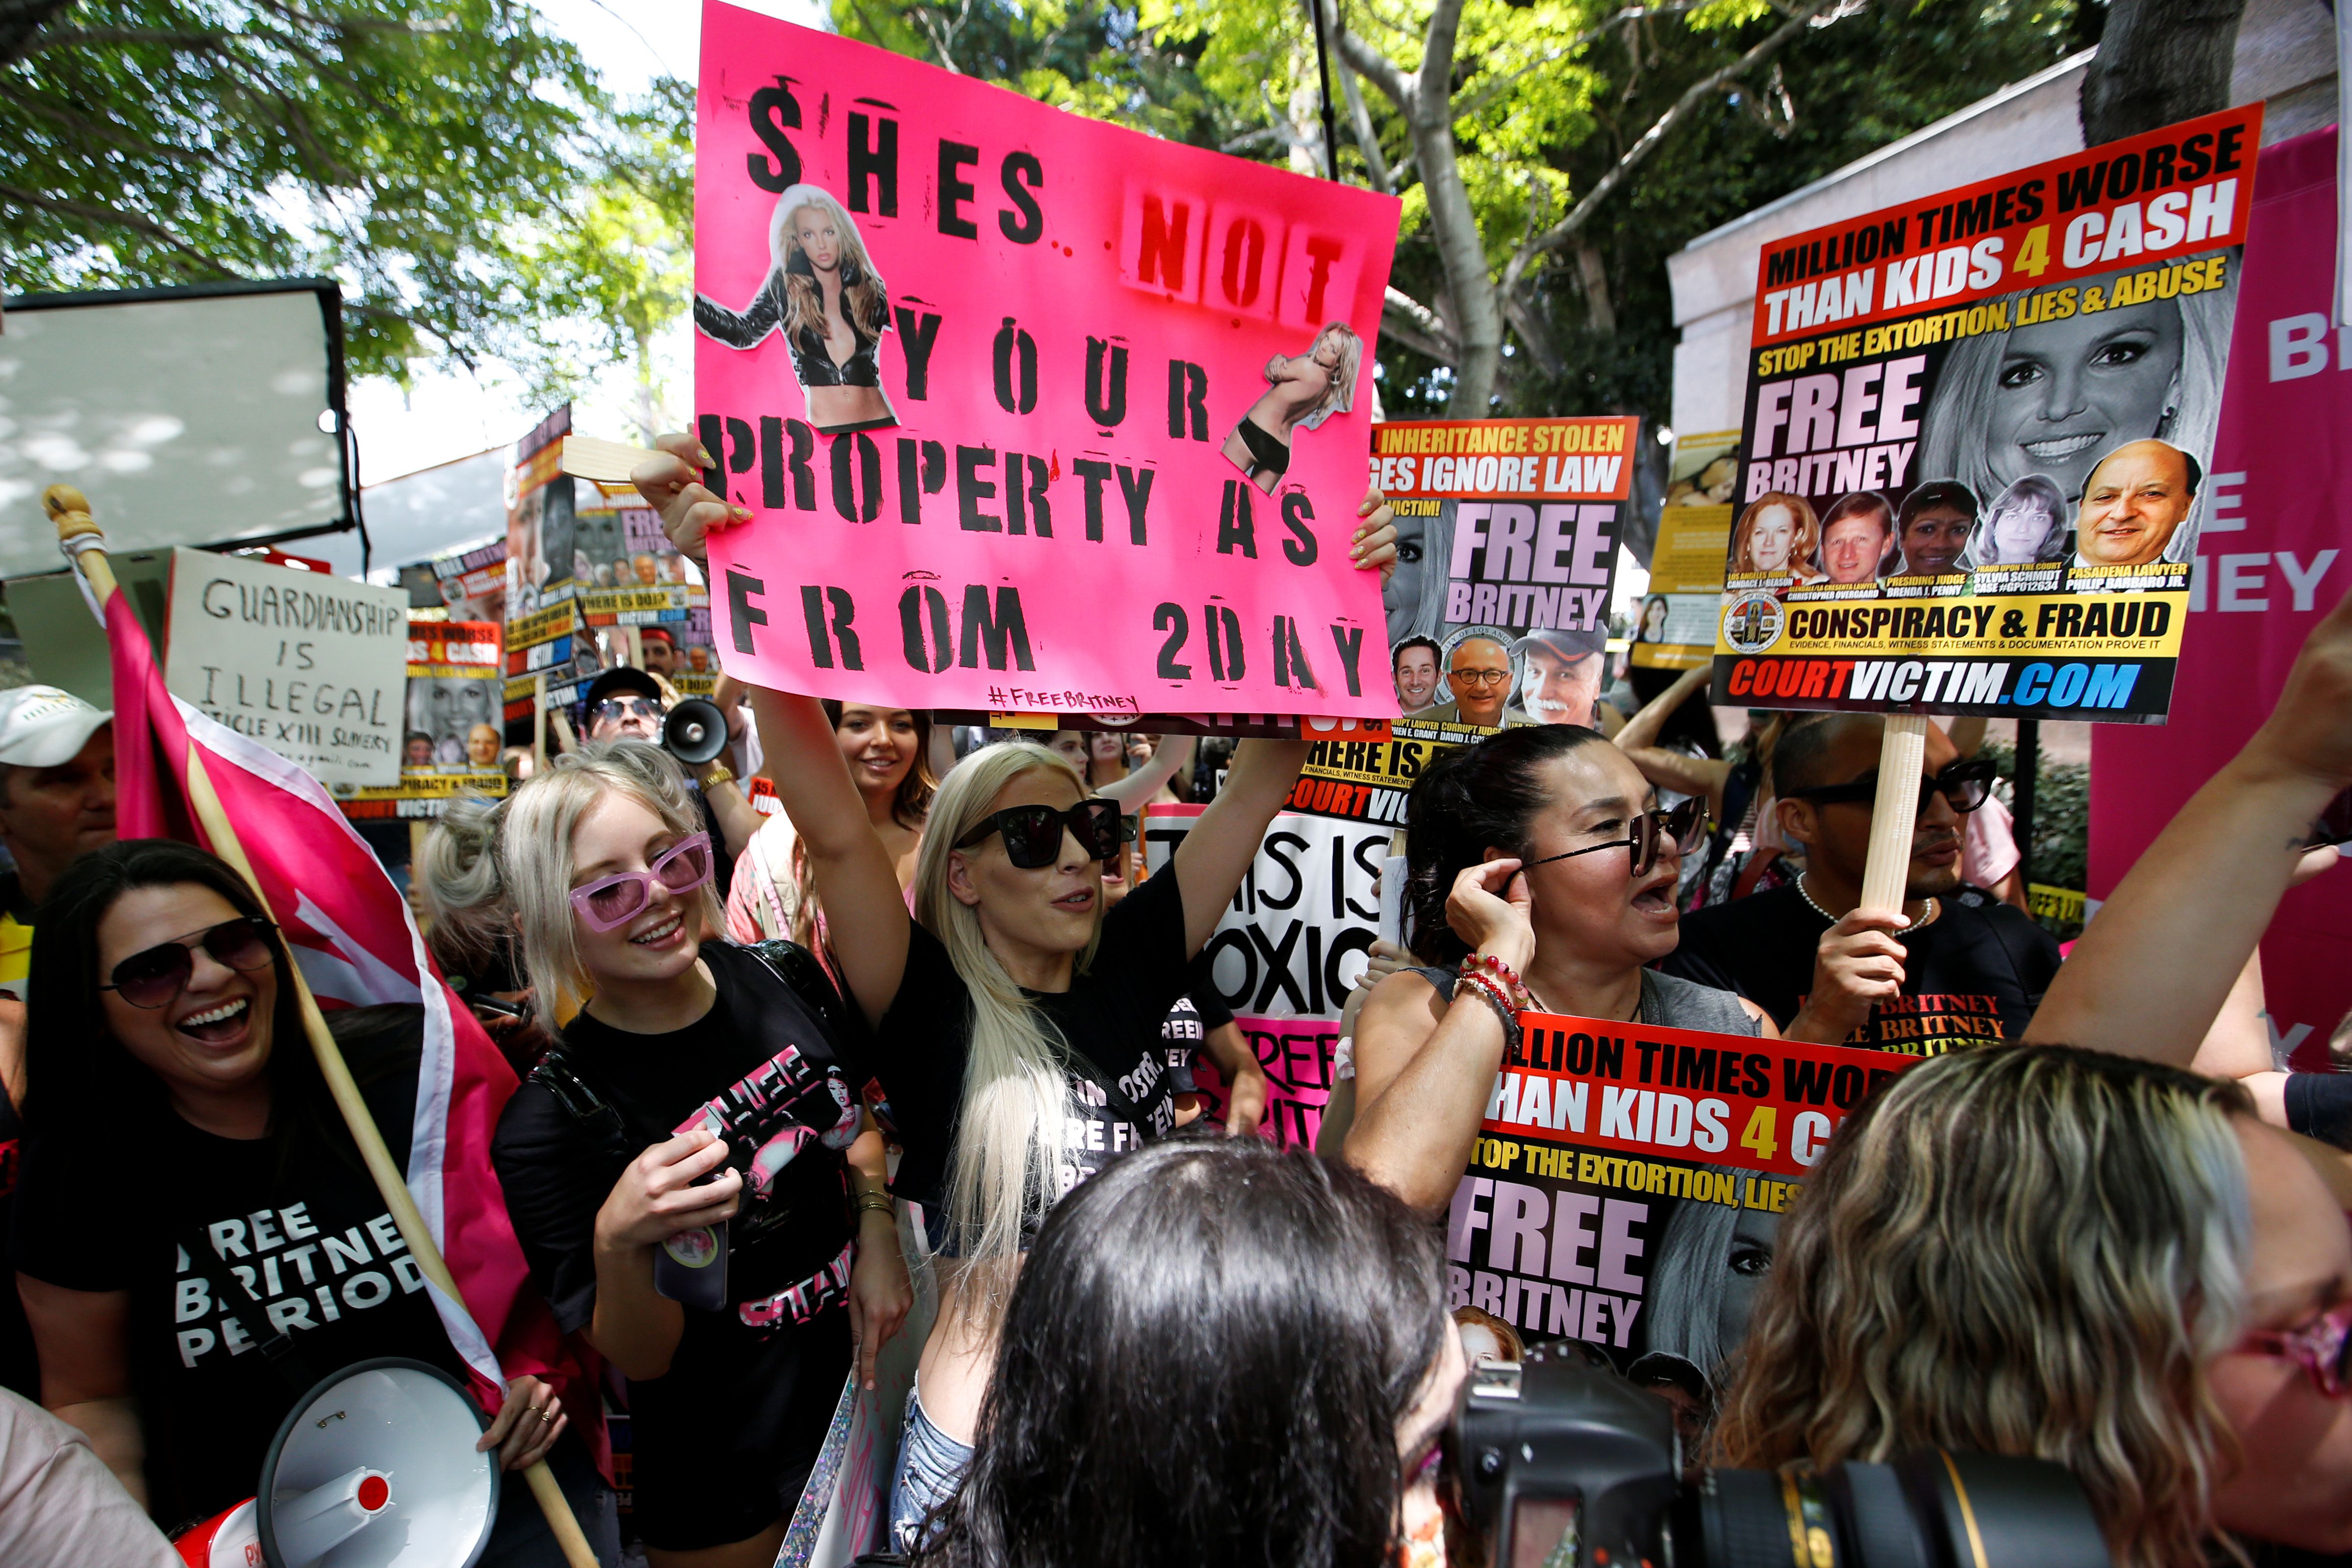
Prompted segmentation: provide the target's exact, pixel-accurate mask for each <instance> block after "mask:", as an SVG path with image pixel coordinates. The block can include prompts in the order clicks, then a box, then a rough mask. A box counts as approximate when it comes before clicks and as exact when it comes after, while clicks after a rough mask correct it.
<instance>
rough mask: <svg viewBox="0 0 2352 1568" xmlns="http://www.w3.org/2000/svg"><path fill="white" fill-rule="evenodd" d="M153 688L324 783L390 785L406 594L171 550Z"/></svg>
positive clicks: (404, 660)
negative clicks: (166, 615) (166, 628)
mask: <svg viewBox="0 0 2352 1568" xmlns="http://www.w3.org/2000/svg"><path fill="white" fill-rule="evenodd" d="M170 626H171V632H170V636H169V638H168V640H167V645H166V652H165V654H164V659H163V684H164V685H168V686H169V687H171V689H172V692H173V695H175V696H177V697H179V698H180V699H181V700H182V701H184V702H188V703H192V704H194V706H197V707H200V708H202V709H203V710H204V711H205V714H206V715H207V716H210V717H212V718H214V719H216V720H218V721H219V722H220V723H222V724H225V725H226V726H228V727H230V728H231V729H234V730H236V732H237V733H238V734H240V735H248V736H251V737H253V738H254V739H256V740H258V741H260V742H261V743H262V744H263V745H264V746H267V747H269V748H270V749H271V750H272V751H275V752H277V753H278V755H279V756H281V757H283V758H286V759H287V760H288V761H289V762H292V763H295V764H296V765H297V766H299V767H301V768H307V769H309V770H310V772H311V773H312V774H313V775H315V776H316V777H317V778H318V779H319V780H320V782H321V783H325V784H376V785H384V784H397V783H398V782H400V743H401V726H402V723H403V720H404V716H405V713H406V706H405V701H404V698H405V695H406V686H407V681H408V593H407V591H406V590H404V589H398V588H378V587H375V586H373V585H372V584H369V583H364V582H354V581H352V580H351V579H349V578H344V577H327V576H323V575H321V574H320V573H318V572H311V571H299V570H295V569H294V568H292V567H284V566H271V565H269V564H268V563H267V562H265V561H258V560H253V559H247V558H244V557H240V556H225V555H214V554H211V553H210V552H208V551H205V550H197V549H175V550H173V552H172V601H171V622H170Z"/></svg>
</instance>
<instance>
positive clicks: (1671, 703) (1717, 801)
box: [1609, 664, 1731, 816]
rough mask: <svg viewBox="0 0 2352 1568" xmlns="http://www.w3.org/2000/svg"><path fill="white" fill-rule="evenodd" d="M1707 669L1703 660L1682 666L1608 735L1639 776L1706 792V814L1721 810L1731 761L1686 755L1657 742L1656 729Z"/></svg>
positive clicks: (1660, 784)
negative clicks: (1679, 673)
mask: <svg viewBox="0 0 2352 1568" xmlns="http://www.w3.org/2000/svg"><path fill="white" fill-rule="evenodd" d="M1708 673H1709V672H1708V670H1707V667H1706V665H1704V664H1702V665H1700V666H1699V667H1698V668H1697V669H1695V670H1685V671H1684V672H1683V673H1682V676H1681V678H1680V679H1678V680H1676V681H1675V684H1674V685H1671V686H1668V687H1667V688H1666V689H1665V690H1664V691H1662V692H1660V693H1659V694H1658V695H1656V696H1654V697H1652V698H1651V699H1650V700H1649V701H1648V702H1646V703H1644V704H1643V706H1642V711H1641V712H1639V713H1637V714H1635V715H1634V716H1633V717H1632V718H1629V719H1627V720H1626V721H1625V725H1624V727H1623V728H1622V729H1620V730H1618V732H1617V733H1616V734H1614V735H1612V736H1611V737H1609V738H1610V739H1611V740H1612V741H1615V742H1616V743H1617V749H1618V750H1620V751H1622V752H1623V753H1624V754H1625V755H1626V756H1627V757H1629V758H1632V759H1633V766H1634V767H1636V768H1640V769H1641V770H1642V777H1643V778H1644V779H1648V780H1649V781H1650V782H1651V783H1653V784H1655V785H1656V786H1658V788H1660V789H1675V790H1679V791H1680V792H1681V793H1683V794H1685V795H1704V796H1706V803H1707V813H1708V815H1710V816H1718V815H1720V814H1721V813H1722V810H1723V781H1724V779H1727V778H1728V777H1729V776H1730V773H1731V765H1730V764H1729V763H1727V762H1720V761H1717V759H1716V758H1711V757H1687V756H1685V755H1684V754H1683V753H1682V752H1679V751H1670V750H1668V749H1667V748H1666V747H1663V746H1660V745H1659V744H1658V733H1659V732H1660V731H1661V730H1663V729H1664V728H1665V727H1666V720H1668V719H1670V718H1672V717H1674V716H1675V710H1676V709H1677V708H1679V707H1681V706H1683V704H1685V702H1688V701H1689V700H1690V699H1691V696H1692V695H1693V694H1695V693H1696V692H1697V691H1698V690H1700V688H1702V687H1704V686H1705V685H1706V678H1707V674H1708Z"/></svg>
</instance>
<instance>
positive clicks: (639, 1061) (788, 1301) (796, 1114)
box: [491, 942, 864, 1550]
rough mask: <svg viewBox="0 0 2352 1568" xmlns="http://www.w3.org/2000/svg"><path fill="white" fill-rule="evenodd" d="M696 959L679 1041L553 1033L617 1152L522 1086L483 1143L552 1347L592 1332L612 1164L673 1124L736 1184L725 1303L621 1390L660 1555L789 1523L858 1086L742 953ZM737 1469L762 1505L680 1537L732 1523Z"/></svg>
mask: <svg viewBox="0 0 2352 1568" xmlns="http://www.w3.org/2000/svg"><path fill="white" fill-rule="evenodd" d="M702 959H703V962H704V963H705V964H707V965H708V966H709V969H710V976H711V979H712V981H713V983H714V984H715V985H716V986H717V988H718V992H719V995H718V999H717V1000H716V1001H714V1002H713V1003H712V1005H711V1008H710V1010H709V1012H708V1013H706V1014H704V1015H703V1016H702V1017H701V1018H700V1019H697V1020H696V1021H695V1022H694V1023H692V1024H689V1025H688V1026H687V1027H686V1028H684V1029H681V1030H674V1031H672V1032H670V1033H667V1034H631V1033H628V1032H626V1031H625V1030H617V1029H614V1028H612V1027H611V1026H610V1025H607V1024H604V1023H600V1022H598V1021H597V1020H596V1019H593V1018H591V1017H589V1016H587V1015H586V1014H584V1013H583V1014H582V1015H580V1016H579V1017H577V1018H575V1019H572V1023H571V1024H570V1026H569V1027H567V1028H566V1029H565V1030H564V1032H563V1040H562V1048H561V1061H562V1063H563V1064H564V1065H566V1066H568V1067H569V1068H570V1069H571V1070H572V1071H573V1072H574V1073H576V1075H577V1076H578V1078H579V1080H580V1082H583V1083H584V1084H586V1085H587V1086H589V1087H590V1088H591V1089H592V1090H593V1092H595V1094H596V1095H597V1096H598V1097H599V1098H600V1099H602V1100H603V1101H604V1102H605V1103H607V1104H609V1105H610V1106H611V1107H612V1108H613V1109H614V1111H615V1112H617V1113H619V1115H620V1118H621V1121H622V1123H623V1124H624V1131H623V1134H622V1143H623V1144H624V1145H625V1151H621V1150H614V1149H612V1148H609V1147H607V1146H606V1145H605V1143H604V1140H603V1139H602V1138H601V1137H600V1136H599V1135H598V1134H596V1133H594V1132H593V1131H592V1130H591V1129H590V1128H588V1127H587V1126H585V1125H583V1123H582V1122H581V1121H579V1120H578V1119H576V1118H575V1117H574V1116H573V1115H572V1113H570V1112H568V1111H566V1110H565V1109H564V1108H563V1106H562V1103H560V1102H559V1100H558V1099H557V1097H556V1095H555V1093H554V1092H552V1091H551V1089H550V1087H549V1085H548V1083H547V1082H545V1081H543V1080H542V1079H541V1077H539V1076H536V1075H535V1076H534V1077H532V1078H531V1079H529V1080H527V1081H525V1082H524V1083H523V1086H522V1087H521V1088H520V1089H519V1090H518V1091H516V1092H515V1096H514V1098H513V1099H512V1100H510V1101H509V1102H508V1104H507V1109H506V1113H505V1114H504V1115H503V1116H501V1117H500V1118H499V1130H498V1134H497V1136H496V1137H495V1138H494V1139H493V1140H492V1144H491V1153H492V1155H493V1157H494V1158H495V1160H496V1161H497V1164H498V1170H499V1182H500V1183H501V1184H502V1185H503V1186H504V1187H505V1189H506V1196H507V1209H508V1212H509V1214H510V1215H512V1217H513V1218H514V1224H515V1234H516V1235H517V1236H518V1237H520V1239H521V1241H522V1247H523V1253H524V1255H525V1256H526V1257H527V1258H528V1259H529V1260H530V1268H531V1275H532V1278H533V1279H534V1280H535V1281H537V1282H538V1285H539V1288H540V1291H541V1293H542V1294H543V1295H545V1296H546V1297H547V1299H548V1301H549V1302H550V1303H551V1305H552V1306H553V1307H554V1309H555V1316H556V1321H557V1322H559V1323H561V1324H562V1326H563V1328H564V1329H565V1330H567V1331H569V1330H573V1329H578V1328H580V1327H582V1326H583V1325H584V1324H586V1323H587V1322H588V1321H589V1319H590V1318H591V1317H592V1316H593V1314H594V1312H595V1306H596V1264H595V1259H594V1256H593V1245H594V1236H595V1225H596V1211H597V1210H598V1209H599V1208H601V1207H604V1200H605V1198H606V1197H610V1196H611V1194H612V1191H613V1185H614V1182H616V1181H618V1180H619V1179H620V1176H621V1171H622V1168H623V1167H624V1166H625V1165H626V1164H627V1163H628V1161H629V1159H631V1158H634V1157H635V1155H637V1154H639V1153H641V1152H643V1151H644V1150H645V1149H646V1148H647V1147H648V1146H650V1145H654V1144H658V1143H662V1142H664V1141H666V1140H667V1139H668V1138H670V1137H672V1136H674V1135H675V1134H677V1132H679V1131H680V1130H682V1129H683V1128H685V1127H686V1126H688V1124H693V1125H697V1126H704V1127H708V1128H709V1129H710V1130H712V1131H715V1132H720V1133H722V1134H724V1135H725V1136H726V1137H727V1138H728V1140H729V1141H730V1143H731V1144H733V1145H735V1149H736V1155H735V1163H736V1164H737V1166H738V1167H739V1168H742V1169H744V1170H745V1172H746V1178H745V1179H746V1181H747V1183H748V1184H749V1185H748V1186H747V1188H746V1197H745V1201H744V1204H743V1207H742V1208H741V1210H740V1212H739V1213H738V1214H737V1215H736V1217H735V1218H734V1219H733V1220H732V1221H730V1223H729V1225H728V1237H727V1241H728V1255H727V1301H728V1305H727V1307H726V1309H725V1310H723V1311H718V1312H706V1311H701V1310H698V1309H696V1308H693V1307H688V1308H686V1309H685V1331H684V1333H683V1335H682V1337H681V1338H680V1340H679V1342H678V1346H677V1352H676V1354H674V1355H673V1356H672V1357H671V1360H670V1366H669V1371H668V1372H667V1374H665V1375H663V1376H661V1377H658V1378H655V1379H653V1380H651V1381H649V1382H644V1383H638V1382H635V1381H633V1382H631V1384H630V1385H629V1400H630V1411H631V1415H632V1416H633V1419H634V1423H635V1425H634V1427H633V1447H634V1455H633V1458H632V1464H633V1467H634V1474H635V1484H636V1488H637V1491H638V1496H639V1502H640V1510H641V1511H643V1512H645V1513H646V1514H647V1515H648V1518H647V1520H646V1531H647V1539H648V1540H650V1541H653V1542H654V1543H655V1544H656V1545H661V1546H665V1547H668V1548H670V1549H673V1550H687V1549H689V1548H690V1547H692V1546H694V1545H716V1544H719V1543H720V1542H727V1541H734V1540H740V1539H741V1537H742V1536H743V1535H744V1534H747V1533H750V1532H751V1531H756V1530H758V1529H760V1528H761V1527H763V1526H764V1525H765V1524H766V1523H767V1522H768V1521H769V1520H771V1519H772V1518H774V1517H775V1514H776V1511H777V1509H778V1508H779V1507H781V1508H782V1509H783V1510H785V1511H789V1509H790V1507H791V1500H793V1499H795V1498H797V1497H798V1496H799V1493H800V1488H801V1483H802V1481H803V1479H805V1477H806V1476H807V1473H808V1469H809V1467H810V1465H811V1464H812V1463H814V1459H815V1458H816V1453H817V1450H818V1448H819V1447H820V1446H821V1444H822V1442H823V1439H824V1426H825V1420H826V1418H827V1417H828V1416H830V1414H831V1412H832V1409H833V1405H834V1402H835V1400H836V1399H837V1398H838V1397H839V1396H840V1394H841V1387H842V1380H843V1379H844V1378H845V1377H846V1376H847V1375H848V1367H849V1360H848V1344H849V1334H848V1327H847V1322H848V1314H847V1313H846V1312H845V1311H843V1310H842V1308H843V1305H844V1302H845V1300H846V1296H847V1291H848V1286H849V1270H850V1265H851V1262H852V1261H853V1231H852V1228H851V1226H850V1222H849V1211H848V1196H847V1188H846V1186H845V1183H846V1176H845V1160H844V1157H843V1151H845V1149H847V1147H848V1146H849V1145H850V1143H851V1141H852V1140H853V1139H855V1138H856V1134H857V1110H856V1096H855V1094H854V1093H853V1092H852V1091H851V1088H850V1084H851V1083H852V1082H859V1081H862V1079H863V1076H864V1074H863V1073H862V1072H860V1071H851V1070H850V1069H849V1068H848V1066H847V1062H848V1060H849V1053H848V1052H847V1051H846V1050H845V1047H844V1046H843V1044H842V1043H841V1042H840V1041H838V1040H835V1039H834V1038H833V1037H832V1036H831V1035H830V1034H829V1033H828V1031H827V1030H825V1028H824V1025H823V1024H822V1022H821V1021H820V1020H819V1019H818V1017H817V1015H816V1012H815V1010H814V1009H812V1008H811V1007H810V1006H809V1005H808V1004H807V1003H805V1002H804V1001H803V1000H802V998H800V997H799V996H798V995H796V994H795V993H794V992H793V989H792V988H791V987H790V986H788V985H787V984H785V983H784V982H783V981H782V979H780V978H778V977H776V976H775V975H774V974H772V972H771V971H770V970H769V969H768V967H766V966H765V965H763V964H762V963H761V961H760V959H759V958H758V957H756V956H753V953H752V952H751V950H749V949H746V948H742V947H737V946H730V945H729V944H726V943H720V942H705V943H704V944H703V945H702ZM735 1469H740V1470H741V1471H742V1472H743V1474H744V1475H746V1476H748V1477H751V1478H753V1479H751V1480H749V1481H746V1482H745V1484H746V1485H749V1486H752V1487H755V1488H757V1489H760V1492H759V1495H760V1498H761V1502H760V1503H759V1506H758V1507H757V1508H754V1509H752V1510H751V1511H750V1512H748V1513H746V1514H745V1515H744V1516H743V1517H744V1519H745V1520H747V1521H748V1524H747V1527H746V1528H744V1529H741V1530H739V1531H737V1533H736V1534H733V1535H728V1534H716V1535H713V1536H711V1537H710V1538H709V1539H708V1540H698V1539H696V1538H695V1536H694V1535H693V1534H692V1533H691V1531H692V1529H693V1523H692V1521H689V1520H687V1519H683V1518H681V1517H680V1516H681V1515H688V1514H692V1515H697V1516H699V1517H700V1518H703V1519H706V1520H707V1519H708V1518H709V1517H710V1511H711V1510H712V1509H715V1508H719V1507H738V1506H744V1505H745V1503H746V1500H745V1498H744V1497H743V1496H741V1495H740V1492H741V1489H740V1488H739V1487H735V1486H734V1485H733V1482H732V1481H731V1480H729V1479H728V1477H729V1476H730V1475H731V1474H732V1473H733V1471H734V1470H735ZM730 1490H732V1491H734V1492H735V1493H737V1494H738V1495H734V1496H726V1495H722V1494H726V1493H728V1492H730ZM771 1494H775V1495H774V1497H771ZM706 1500H708V1501H706ZM656 1521H660V1522H656Z"/></svg>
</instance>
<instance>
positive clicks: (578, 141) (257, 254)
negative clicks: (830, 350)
mask: <svg viewBox="0 0 2352 1568" xmlns="http://www.w3.org/2000/svg"><path fill="white" fill-rule="evenodd" d="M608 107H609V106H608V105H607V104H606V101H605V99H604V95H603V93H602V92H601V91H600V90H599V89H598V88H597V87H596V85H595V82H594V80H593V77H592V76H591V74H590V72H589V71H588V69H587V68H586V67H585V66H584V65H583V63H582V61H581V59H580V57H579V55H578V53H577V52H576V51H575V50H574V49H573V48H572V46H570V45H569V44H567V43H564V42H562V41H561V40H560V39H557V38H555V37H551V35H549V34H548V33H547V32H545V31H544V30H542V28H541V24H540V21H539V19H538V17H537V16H536V15H535V14H534V13H533V12H532V11H531V10H530V8H529V7H528V6H527V5H519V4H514V3H513V0H331V3H330V4H322V5H320V6H317V7H311V6H309V5H305V4H304V3H303V0H79V3H77V4H72V5H60V4H52V3H50V0H20V4H18V5H15V6H12V7H10V8H9V14H8V16H7V17H6V19H5V25H0V246H5V250H6V261H7V280H8V287H10V288H11V289H14V290H17V291H24V292H31V291H37V290H51V289H70V288H112V287H139V286H152V285H159V284H174V283H192V282H198V281H203V280H207V279H213V278H223V277H277V276H286V275H289V274H304V273H330V274H333V275H336V276H338V277H341V279H342V281H343V284H344V293H345V318H344V329H345V333H346V343H347V352H348V355H349V362H350V366H351V369H352V371H353V372H354V373H367V372H390V373H393V374H403V373H404V371H405V361H408V360H409V359H411V358H414V357H418V356H422V355H431V354H439V353H446V354H450V355H454V356H455V357H457V358H458V359H459V360H461V361H469V362H470V361H472V360H473V359H475V358H476V357H478V356H479V355H482V354H484V353H487V352H495V351H496V350H497V349H498V348H499V345H500V343H501V342H502V341H503V340H506V339H508V338H509V337H510V336H511V335H512V323H513V322H514V321H515V320H516V319H517V317H518V314H519V312H520V311H521V310H523V309H525V308H528V304H529V299H530V281H529V279H528V278H527V277H525V276H524V274H525V271H526V263H527V260H528V257H529V254H530V250H531V248H532V247H533V246H534V245H535V244H536V242H537V239H538V237H539V236H538V233H537V231H536V227H535V225H537V224H539V223H540V222H541V221H543V216H544V214H548V213H550V212H551V211H561V210H562V207H563V205H564V204H566V203H567V202H569V201H570V200H571V199H572V195H573V193H574V191H575V189H576V188H577V187H578V186H579V185H580V183H581V182H582V180H583V177H585V176H588V175H591V174H593V173H594V172H598V169H599V165H600V164H601V165H604V170H605V172H610V169H611V166H612V165H613V162H614V160H612V159H611V158H609V157H605V156H603V155H602V151H601V150H600V149H599V148H598V146H597V145H596V142H595V141H594V133H596V132H599V131H606V130H608V129H609V130H610V131H612V133H613V134H614V135H616V136H617V135H618V134H619V129H620V128H618V127H608V123H607V119H606V116H607V111H608Z"/></svg>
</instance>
